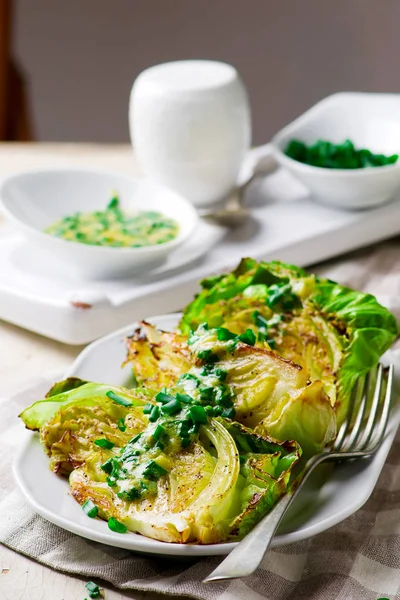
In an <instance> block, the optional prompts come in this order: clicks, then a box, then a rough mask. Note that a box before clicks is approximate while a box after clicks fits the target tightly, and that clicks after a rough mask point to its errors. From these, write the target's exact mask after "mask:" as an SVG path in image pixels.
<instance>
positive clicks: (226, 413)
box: [221, 407, 236, 419]
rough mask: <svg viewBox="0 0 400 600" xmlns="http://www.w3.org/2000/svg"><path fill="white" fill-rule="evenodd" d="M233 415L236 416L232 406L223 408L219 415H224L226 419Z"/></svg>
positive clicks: (231, 417)
mask: <svg viewBox="0 0 400 600" xmlns="http://www.w3.org/2000/svg"><path fill="white" fill-rule="evenodd" d="M235 416H236V411H235V409H234V408H233V407H232V408H225V409H224V410H223V411H222V414H221V417H226V418H227V419H234V418H235Z"/></svg>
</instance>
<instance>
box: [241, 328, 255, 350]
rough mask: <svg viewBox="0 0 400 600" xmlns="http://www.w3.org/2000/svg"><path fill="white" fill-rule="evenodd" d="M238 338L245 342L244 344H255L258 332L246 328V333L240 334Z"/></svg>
mask: <svg viewBox="0 0 400 600" xmlns="http://www.w3.org/2000/svg"><path fill="white" fill-rule="evenodd" d="M238 339H239V340H240V341H241V342H243V344H248V345H249V346H254V344H255V343H256V334H255V333H254V331H252V330H251V329H246V331H245V332H244V333H241V334H240V335H238Z"/></svg>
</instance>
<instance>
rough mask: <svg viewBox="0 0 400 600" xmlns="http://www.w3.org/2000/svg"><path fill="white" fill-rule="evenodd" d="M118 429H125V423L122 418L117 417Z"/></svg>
mask: <svg viewBox="0 0 400 600" xmlns="http://www.w3.org/2000/svg"><path fill="white" fill-rule="evenodd" d="M118 429H119V430H120V431H125V429H126V425H125V421H124V419H118Z"/></svg>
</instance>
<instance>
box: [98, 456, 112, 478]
mask: <svg viewBox="0 0 400 600" xmlns="http://www.w3.org/2000/svg"><path fill="white" fill-rule="evenodd" d="M113 467H114V459H113V458H109V459H108V460H106V462H104V463H103V464H102V465H100V469H101V470H102V471H104V473H107V475H110V474H111V472H112V470H113Z"/></svg>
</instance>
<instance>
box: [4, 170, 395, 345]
mask: <svg viewBox="0 0 400 600" xmlns="http://www.w3.org/2000/svg"><path fill="white" fill-rule="evenodd" d="M246 203H247V204H248V206H249V208H250V209H251V217H250V218H249V219H248V221H246V222H245V223H244V225H243V226H242V227H240V228H238V229H236V230H231V231H228V232H225V231H224V230H221V229H220V228H210V227H208V229H207V232H206V234H204V231H205V225H202V226H201V227H202V229H201V230H199V231H198V232H197V237H196V240H193V241H192V246H191V248H189V247H188V248H185V247H184V246H183V247H181V249H180V250H179V252H181V253H184V254H182V257H184V258H186V253H188V252H189V251H190V252H192V253H193V257H195V256H196V253H197V254H199V245H200V246H202V245H204V247H205V248H204V250H208V252H207V253H206V254H205V255H203V256H202V257H199V258H197V259H194V260H193V261H192V262H189V263H188V264H187V265H186V267H185V266H181V268H178V269H175V270H174V271H169V273H167V274H165V275H164V276H163V277H162V276H157V277H155V276H153V277H152V276H151V275H149V276H148V277H147V279H146V280H144V279H142V280H133V279H132V280H128V279H127V280H124V281H117V280H114V281H102V282H91V283H88V282H77V281H74V280H73V279H70V278H69V277H68V276H67V275H66V274H64V272H63V269H62V266H56V267H54V265H53V266H52V268H49V269H47V267H46V264H45V263H46V259H45V258H43V257H35V255H33V254H32V253H31V249H30V248H28V247H27V246H25V244H24V242H23V240H22V238H21V237H20V236H19V234H16V233H14V232H13V231H10V230H9V228H8V227H3V232H2V234H1V235H0V318H1V319H3V320H5V321H9V322H11V323H14V324H16V325H19V326H21V327H24V328H25V329H29V330H31V331H35V332H37V333H40V334H42V335H45V336H47V337H50V338H54V339H56V340H59V341H61V342H65V343H68V344H83V343H88V342H90V341H92V340H94V339H96V338H98V337H101V336H103V335H105V334H107V333H109V332H111V331H113V330H115V329H118V328H120V327H122V326H124V325H127V324H129V323H131V322H134V321H136V320H139V319H143V318H145V317H146V316H148V315H154V314H163V313H168V312H173V311H176V310H180V309H182V308H183V307H184V306H185V304H187V303H188V302H190V300H191V299H192V298H193V295H194V294H195V293H196V292H197V291H198V290H199V285H198V282H199V281H200V280H201V279H203V278H204V277H207V276H209V275H212V274H217V273H220V272H221V271H226V270H230V269H232V268H233V267H235V266H236V264H237V263H238V262H239V260H240V259H241V258H242V257H244V256H252V257H254V258H257V259H264V260H272V259H277V260H282V261H284V262H289V263H293V264H296V265H299V266H307V265H312V264H315V263H318V262H320V261H322V260H325V259H328V258H331V257H334V256H337V255H340V254H344V253H346V252H348V251H351V250H354V249H356V248H359V247H362V246H366V245H368V244H371V243H373V242H377V241H380V240H383V239H386V238H389V237H391V236H394V235H396V234H398V233H400V202H399V200H398V198H396V199H394V200H393V201H392V202H390V203H389V204H386V205H384V206H382V207H378V208H375V209H369V210H364V211H357V212H350V211H344V210H339V209H333V208H330V207H328V206H324V205H323V204H320V203H317V202H315V201H313V200H312V199H311V198H309V197H308V195H307V191H306V190H305V189H304V188H303V186H302V185H301V184H299V183H298V182H297V181H295V180H294V179H293V178H292V177H291V176H290V175H289V174H288V173H287V172H285V171H284V170H282V169H279V170H278V171H276V172H275V173H273V174H272V175H269V176H268V177H266V178H264V179H263V180H259V181H256V182H254V184H253V185H252V187H250V189H249V191H248V195H247V197H246ZM203 234H204V240H205V241H204V244H203V243H202V236H203Z"/></svg>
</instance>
